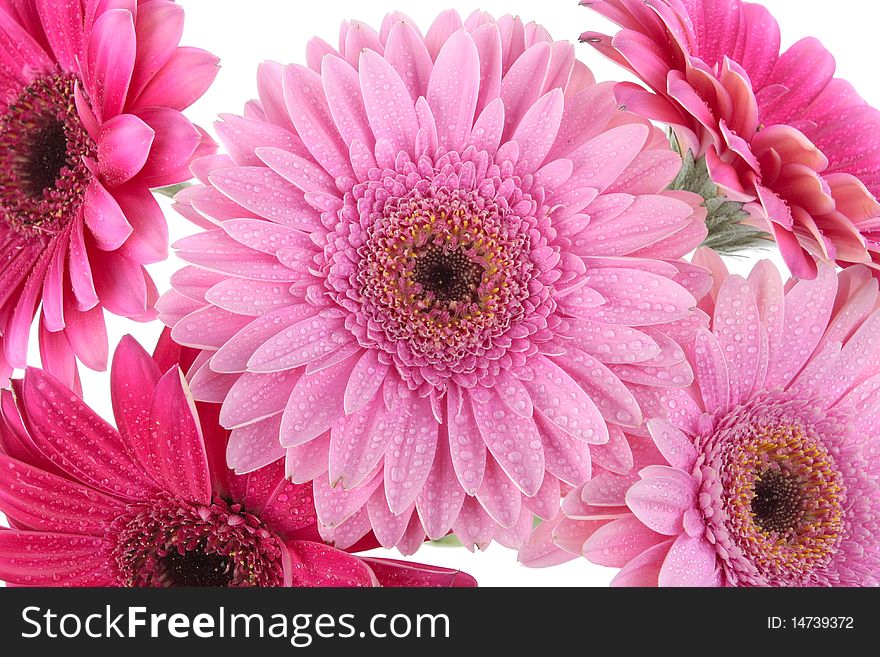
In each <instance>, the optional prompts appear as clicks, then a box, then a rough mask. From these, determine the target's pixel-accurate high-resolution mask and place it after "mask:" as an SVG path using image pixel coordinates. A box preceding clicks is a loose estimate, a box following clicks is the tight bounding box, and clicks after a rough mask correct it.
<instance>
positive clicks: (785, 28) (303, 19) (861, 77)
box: [0, 0, 880, 586]
mask: <svg viewBox="0 0 880 657" xmlns="http://www.w3.org/2000/svg"><path fill="white" fill-rule="evenodd" d="M178 3H179V4H181V5H182V6H183V7H184V8H185V9H186V12H187V25H186V32H185V36H184V44H185V45H191V46H198V47H201V48H205V49H206V50H209V51H211V52H213V53H215V54H216V55H218V56H219V57H220V58H221V60H222V67H223V68H222V70H221V71H220V75H219V76H218V78H217V82H216V83H215V85H214V86H213V87H212V89H211V90H210V91H209V92H208V93H207V94H206V95H205V97H204V98H203V99H202V100H201V101H199V103H198V104H197V105H195V106H194V107H193V108H192V109H191V110H190V116H191V117H192V118H193V120H195V121H196V122H197V123H199V124H200V125H202V126H203V127H205V128H207V129H209V130H211V127H212V123H213V121H214V119H215V118H216V116H217V114H219V113H226V112H231V113H239V112H240V111H241V109H242V107H243V105H244V103H245V102H246V101H247V100H249V99H250V98H252V97H254V96H255V95H256V83H255V72H256V67H257V65H258V64H259V63H260V62H262V61H264V60H276V61H279V62H282V63H293V62H296V63H305V46H306V43H307V42H308V40H309V39H310V38H311V37H313V36H320V37H322V38H323V39H324V40H325V41H327V42H329V43H331V44H334V45H335V44H336V43H337V41H338V34H339V25H340V23H341V22H342V21H343V20H347V19H358V20H362V21H364V22H367V23H369V24H370V25H372V26H373V27H375V28H376V29H377V30H378V28H379V26H380V25H381V20H382V17H383V16H384V15H385V14H386V13H388V12H390V11H395V10H397V11H403V12H405V13H407V14H409V15H410V16H411V17H412V18H413V19H414V20H415V21H416V22H417V23H418V25H419V26H420V27H421V28H422V30H423V31H426V30H427V28H428V26H429V25H430V24H431V22H432V21H433V19H434V18H435V17H436V15H437V14H438V13H440V12H441V11H443V10H445V9H448V8H450V7H454V8H456V9H457V10H458V11H459V12H460V13H461V14H462V15H463V16H467V15H468V14H470V13H471V12H472V11H474V10H476V9H481V10H484V11H488V12H490V13H492V14H493V15H495V16H496V17H499V16H501V15H503V14H508V13H513V14H518V15H520V16H521V17H522V18H523V19H524V20H526V21H535V22H538V23H541V24H543V25H544V26H545V27H546V28H547V29H548V30H549V31H550V33H551V35H553V37H554V38H555V39H569V40H572V41H576V40H577V37H578V36H579V35H580V33H581V32H583V31H586V30H594V31H602V32H606V33H611V32H613V31H614V30H615V28H614V26H613V25H611V24H610V23H609V22H607V21H605V20H604V19H602V18H601V17H600V16H599V15H598V14H596V13H594V12H592V11H590V10H588V9H585V8H583V7H579V6H578V3H577V0H537V1H536V0H482V1H478V0H473V1H464V0H445V1H442V2H437V1H426V0H324V1H321V0H318V1H316V2H302V1H301V0H247V1H246V2H241V1H240V0H178ZM763 4H765V5H766V6H767V7H768V8H769V9H770V10H771V12H773V14H774V15H775V16H776V18H777V19H778V20H779V22H780V24H781V25H782V38H783V46H784V47H785V46H787V45H790V44H791V43H793V42H794V41H796V40H798V39H800V38H802V37H804V36H816V37H818V38H819V39H820V40H821V41H822V42H823V43H824V44H825V45H826V47H828V48H829V49H830V50H831V51H832V52H833V53H834V54H835V56H836V57H837V61H838V76H839V77H844V78H846V79H848V80H850V82H852V83H853V84H854V85H855V86H856V88H857V89H858V90H859V91H860V92H861V93H862V95H863V96H864V97H865V99H866V100H867V101H868V102H870V103H871V104H873V105H874V106H880V77H878V71H877V57H876V52H877V46H878V42H877V33H876V29H877V24H878V19H880V9H878V7H877V5H876V4H875V3H873V2H868V1H867V0H836V1H835V2H833V3H829V2H828V1H827V0H765V1H764V3H763ZM577 52H578V55H579V57H580V58H581V59H582V60H583V61H584V62H586V63H587V64H588V65H589V66H590V68H591V69H592V70H593V71H594V73H595V74H596V78H597V79H598V80H599V81H604V80H622V79H629V78H628V77H627V76H626V75H625V74H624V73H623V72H622V71H621V70H620V69H618V68H617V67H615V66H614V65H613V64H611V63H609V62H607V61H606V60H605V59H603V58H602V57H601V56H599V55H598V54H597V53H596V52H594V51H593V50H592V48H590V47H589V46H587V45H582V44H578V45H577ZM166 207H168V205H167V204H166ZM168 218H169V222H170V225H171V236H172V242H173V241H175V240H176V239H179V238H181V237H184V236H186V235H188V234H191V233H193V232H196V230H195V229H194V227H192V226H191V225H190V224H188V222H186V221H185V220H184V219H182V218H181V217H179V216H178V215H176V214H175V213H173V212H170V211H169V213H168ZM760 257H765V258H770V259H772V260H774V261H775V262H777V263H779V258H778V257H777V255H776V253H775V251H773V250H768V251H766V252H764V253H762V254H760ZM752 260H753V259H749V260H746V259H744V258H738V259H730V260H729V263H728V264H729V266H730V268H731V270H733V271H735V272H739V273H745V272H748V271H749V269H750V268H751V266H752ZM180 266H181V265H180V263H179V262H178V261H176V260H175V259H174V258H173V257H172V258H171V259H169V260H168V261H167V262H165V263H161V264H159V265H156V266H154V267H152V269H151V271H152V274H153V276H154V278H155V280H156V283H157V285H158V286H159V289H160V291H164V290H167V289H168V287H169V279H170V277H171V275H172V274H173V273H174V272H175V271H176V270H177V269H178V268H179V267H180ZM108 330H109V334H110V341H111V353H112V350H113V348H114V346H115V344H116V343H117V342H118V341H119V339H120V338H121V337H122V336H123V335H125V334H126V333H131V334H133V335H134V336H135V337H136V338H137V339H138V340H140V342H141V343H142V344H143V345H144V346H145V347H146V348H147V349H152V347H153V346H154V345H155V342H156V339H157V338H158V336H159V333H160V331H161V327H160V326H159V325H158V324H150V325H137V324H133V323H131V322H128V321H125V320H122V319H119V318H116V317H108ZM30 362H31V363H34V364H38V363H39V355H38V353H37V349H36V337H34V339H33V341H32V349H31V360H30ZM83 384H84V389H85V397H86V400H87V401H88V402H89V403H90V405H91V406H92V407H93V408H95V409H96V410H97V411H98V412H99V413H101V414H102V415H103V416H104V417H106V418H107V419H109V420H110V421H112V413H111V411H110V396H109V384H108V376H107V375H106V374H102V373H94V372H88V371H85V372H83ZM0 520H2V515H0ZM376 554H385V555H388V556H392V557H397V558H400V557H399V555H398V554H397V553H388V552H387V551H382V550H377V551H376ZM415 560H419V561H422V562H425V563H432V564H436V565H443V566H448V567H454V568H460V569H462V570H465V571H467V572H469V573H471V574H472V575H474V576H475V577H476V578H477V579H478V580H479V582H480V584H481V585H482V586H513V585H516V586H604V585H606V584H607V583H608V582H609V581H610V580H611V578H612V577H613V575H614V571H613V570H611V569H608V568H601V567H598V566H593V565H591V564H589V563H587V562H586V561H584V560H578V561H575V562H571V563H568V564H565V565H563V566H559V567H556V568H553V569H548V570H530V569H527V568H524V567H523V566H520V565H519V564H517V562H516V554H515V553H514V552H511V551H509V550H505V549H504V548H501V547H499V546H493V547H492V548H490V549H489V550H488V551H487V552H486V553H478V554H470V553H468V552H467V551H465V550H464V549H462V548H448V547H434V546H430V545H429V546H426V547H425V548H423V550H421V551H420V552H419V553H418V555H416V557H415Z"/></svg>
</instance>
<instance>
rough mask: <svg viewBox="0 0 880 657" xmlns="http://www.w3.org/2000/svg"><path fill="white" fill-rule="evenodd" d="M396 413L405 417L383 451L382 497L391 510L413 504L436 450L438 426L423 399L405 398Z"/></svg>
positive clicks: (397, 512)
mask: <svg viewBox="0 0 880 657" xmlns="http://www.w3.org/2000/svg"><path fill="white" fill-rule="evenodd" d="M401 403H402V404H403V407H402V408H401V409H399V410H397V412H398V413H401V412H402V413H405V414H406V415H407V416H408V417H407V418H406V420H405V421H404V423H403V427H402V430H400V431H398V432H397V433H395V434H393V435H392V437H391V442H392V447H391V449H390V450H388V451H387V452H386V454H385V496H386V498H387V499H388V506H389V508H390V509H391V511H392V513H396V514H399V513H403V511H404V509H406V508H407V507H409V506H410V505H411V504H413V503H414V502H415V500H416V497H417V496H418V494H419V492H420V491H421V489H422V486H423V485H424V484H425V480H426V479H427V478H428V474H429V473H430V471H431V465H432V464H433V462H434V454H435V452H436V450H437V434H438V431H439V426H438V423H437V421H436V420H435V419H434V417H433V415H432V414H431V412H430V408H429V406H428V402H427V401H426V400H422V399H419V400H415V399H405V400H402V401H401Z"/></svg>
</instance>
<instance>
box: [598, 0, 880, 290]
mask: <svg viewBox="0 0 880 657" xmlns="http://www.w3.org/2000/svg"><path fill="white" fill-rule="evenodd" d="M584 4H585V5H587V6H590V7H592V8H593V9H595V10H596V11H598V12H599V13H601V14H603V15H605V16H607V17H608V18H610V19H612V20H614V21H616V22H617V23H619V24H620V25H621V26H623V28H624V29H623V30H622V31H621V32H619V33H618V34H617V35H616V36H615V37H613V39H612V38H611V37H608V36H605V35H602V34H597V33H594V32H587V33H586V34H584V35H583V37H582V38H583V39H584V40H585V41H587V42H589V43H591V44H593V45H594V46H595V47H596V48H597V49H598V50H599V51H600V52H603V53H604V54H606V55H607V56H609V57H610V58H611V59H613V60H615V61H617V62H618V63H620V64H622V65H624V66H626V67H627V68H629V69H630V70H631V71H633V72H634V73H635V74H636V75H638V76H639V77H640V78H641V79H642V80H643V81H644V82H645V83H647V84H648V86H649V87H650V88H651V89H652V90H653V91H654V92H655V93H653V94H652V93H649V92H647V91H645V90H644V89H643V88H642V87H639V86H637V85H634V84H630V83H625V84H621V85H620V86H619V87H618V88H617V96H618V99H619V100H620V102H621V103H622V104H624V105H625V106H626V107H628V108H629V109H631V110H632V111H636V112H641V113H644V114H645V115H646V116H650V117H652V118H654V119H657V120H660V121H663V122H666V123H669V124H671V125H673V126H675V128H676V134H677V135H678V139H679V142H680V144H681V146H682V148H683V149H689V150H690V151H691V152H692V153H693V156H694V157H696V158H701V157H705V161H704V163H703V164H705V166H707V167H708V171H709V174H710V175H711V179H712V181H714V182H715V183H716V184H717V185H718V186H719V187H720V188H721V189H722V190H723V191H724V193H725V194H726V195H727V197H728V198H729V199H730V200H731V201H738V202H745V203H746V204H747V205H746V206H745V210H746V211H748V212H749V214H750V216H751V219H750V222H751V223H754V225H755V226H757V227H759V228H760V229H761V230H764V231H767V232H768V233H771V234H772V236H773V237H774V239H775V240H776V242H777V243H778V245H779V248H780V250H781V251H782V254H783V256H784V257H785V261H786V263H787V264H788V266H789V267H790V268H791V271H792V272H793V273H794V274H795V275H796V276H798V277H802V278H813V277H815V276H816V264H815V260H814V258H813V257H812V256H816V257H818V258H820V259H822V260H826V261H831V262H837V263H839V264H841V265H843V266H847V265H849V264H852V263H868V264H870V263H872V260H873V262H874V266H875V267H878V266H880V240H878V234H880V233H878V227H877V224H878V217H880V204H878V202H877V200H876V199H875V195H876V194H878V193H880V151H878V149H877V138H878V135H880V112H878V111H877V110H876V109H874V108H872V107H870V106H869V105H868V104H867V103H866V102H865V101H864V100H862V98H860V97H859V95H858V94H857V93H856V92H855V90H854V89H853V88H852V86H851V85H850V84H849V83H848V82H845V81H844V80H840V79H837V78H835V77H834V71H835V62H834V58H833V56H832V55H831V53H829V52H828V51H827V50H826V49H825V48H824V47H823V46H822V45H821V44H820V43H819V42H818V41H817V40H816V39H812V38H808V39H803V40H801V41H799V42H797V43H796V44H795V45H793V46H792V47H791V48H790V49H788V50H787V51H786V52H784V53H782V54H780V51H779V47H780V35H779V26H778V25H777V23H776V21H775V19H774V18H773V17H772V16H771V15H770V14H769V12H768V11H767V10H766V9H765V8H764V7H762V6H760V5H755V4H750V3H746V2H741V1H740V0H647V2H646V1H645V0H596V1H595V2H585V3H584ZM694 191H697V190H694ZM710 223H711V222H710ZM723 227H724V226H721V228H723Z"/></svg>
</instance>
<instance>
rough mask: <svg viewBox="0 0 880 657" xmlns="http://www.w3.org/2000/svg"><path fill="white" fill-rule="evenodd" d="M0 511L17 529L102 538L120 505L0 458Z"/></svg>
mask: <svg viewBox="0 0 880 657" xmlns="http://www.w3.org/2000/svg"><path fill="white" fill-rule="evenodd" d="M0 471H2V473H3V475H2V477H0V507H2V509H3V513H5V514H6V516H7V517H8V518H9V519H10V520H12V522H14V523H15V525H16V526H17V527H21V528H27V529H34V530H41V531H49V532H63V533H71V534H84V535H89V536H98V537H103V536H104V535H105V534H106V533H107V530H108V529H109V527H110V524H111V523H112V522H113V520H114V519H115V518H116V517H117V516H118V515H119V513H120V512H121V510H122V509H123V503H122V502H121V501H119V500H116V499H113V498H112V497H109V496H107V495H104V494H103V493H99V492H98V491H95V490H92V489H90V488H87V487H86V486H82V485H80V484H77V483H75V482H72V481H69V480H67V479H62V478H61V477H58V476H56V475H53V474H50V473H48V472H43V471H42V470H39V469H38V468H35V467H32V466H30V465H27V464H25V463H22V462H20V461H16V460H15V459H12V458H9V457H8V456H5V455H3V454H0Z"/></svg>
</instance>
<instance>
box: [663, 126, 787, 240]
mask: <svg viewBox="0 0 880 657" xmlns="http://www.w3.org/2000/svg"><path fill="white" fill-rule="evenodd" d="M672 147H673V149H675V150H676V151H677V152H680V150H679V145H678V142H677V140H676V139H675V138H674V137H672ZM669 189H672V190H680V191H686V192H693V193H694V194H699V195H700V196H702V197H703V207H704V208H706V212H707V215H706V228H707V229H708V230H709V236H708V237H707V238H706V241H705V242H704V243H703V246H706V247H708V248H710V249H713V250H714V251H717V252H719V253H723V254H725V255H736V254H737V253H741V252H742V251H747V250H751V249H755V248H761V247H766V246H767V242H769V241H772V239H773V238H772V237H771V236H770V235H768V234H767V233H765V232H764V231H762V230H759V229H758V228H755V227H753V226H749V225H748V224H746V223H744V222H745V220H746V219H748V217H749V215H748V213H747V212H745V211H743V203H737V202H736V201H731V200H729V199H728V198H727V197H725V196H724V195H723V194H721V191H720V190H719V189H718V185H716V184H715V183H714V182H712V177H711V176H710V175H709V168H708V166H707V165H706V158H705V157H701V158H700V159H699V160H695V159H694V154H693V153H692V152H691V151H688V152H687V154H685V155H684V157H683V158H682V165H681V171H679V173H678V175H677V176H676V177H675V180H673V181H672V184H671V185H670V186H669Z"/></svg>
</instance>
